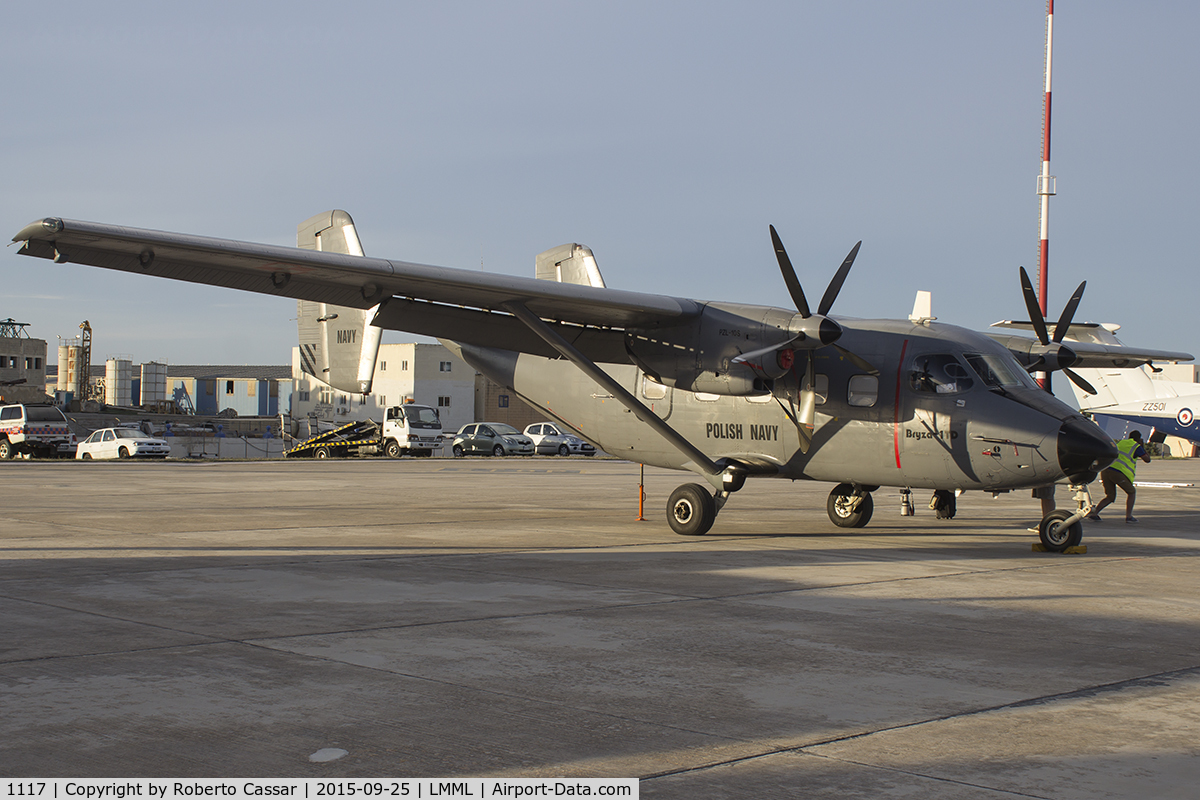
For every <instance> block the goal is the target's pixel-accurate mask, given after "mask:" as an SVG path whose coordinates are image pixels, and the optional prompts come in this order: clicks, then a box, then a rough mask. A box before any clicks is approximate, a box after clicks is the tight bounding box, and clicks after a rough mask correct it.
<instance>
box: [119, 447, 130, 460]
mask: <svg viewBox="0 0 1200 800" xmlns="http://www.w3.org/2000/svg"><path fill="white" fill-rule="evenodd" d="M117 458H129V449H128V448H125V447H122V448H121V449H120V450H118V451H117Z"/></svg>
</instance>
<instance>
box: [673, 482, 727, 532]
mask: <svg viewBox="0 0 1200 800" xmlns="http://www.w3.org/2000/svg"><path fill="white" fill-rule="evenodd" d="M716 519H717V503H716V501H715V500H713V496H712V493H710V492H709V491H708V489H707V488H706V487H704V486H701V485H700V484H698V483H685V484H684V485H683V486H680V487H679V488H678V489H676V490H675V491H673V492H671V497H670V499H668V500H667V522H668V523H669V524H670V526H671V530H673V531H675V532H676V533H678V534H679V535H680V536H703V535H704V534H706V533H708V530H709V528H711V527H712V526H713V522H714V521H715V520H716Z"/></svg>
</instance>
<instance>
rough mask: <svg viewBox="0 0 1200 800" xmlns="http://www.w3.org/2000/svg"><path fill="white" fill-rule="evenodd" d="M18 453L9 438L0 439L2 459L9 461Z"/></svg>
mask: <svg viewBox="0 0 1200 800" xmlns="http://www.w3.org/2000/svg"><path fill="white" fill-rule="evenodd" d="M14 455H16V450H15V449H14V448H13V446H12V442H10V441H9V440H8V439H0V461H8V460H9V459H10V458H12V457H13V456H14Z"/></svg>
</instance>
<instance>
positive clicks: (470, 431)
mask: <svg viewBox="0 0 1200 800" xmlns="http://www.w3.org/2000/svg"><path fill="white" fill-rule="evenodd" d="M473 433H475V426H474V425H468V426H467V427H465V428H463V436H470V435H471V434H473Z"/></svg>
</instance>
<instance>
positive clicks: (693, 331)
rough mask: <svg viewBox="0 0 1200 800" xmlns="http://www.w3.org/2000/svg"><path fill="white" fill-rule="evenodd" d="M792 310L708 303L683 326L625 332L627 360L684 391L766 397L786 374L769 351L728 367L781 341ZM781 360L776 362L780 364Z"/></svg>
mask: <svg viewBox="0 0 1200 800" xmlns="http://www.w3.org/2000/svg"><path fill="white" fill-rule="evenodd" d="M793 316H795V312H791V311H785V310H783V309H778V308H768V309H764V308H762V307H761V306H739V305H732V304H719V305H718V304H711V303H710V304H708V305H706V306H704V308H703V311H702V312H701V314H700V315H699V316H698V317H695V318H693V319H691V320H689V321H688V322H687V323H686V324H683V325H676V326H671V327H663V328H640V329H629V330H627V331H626V334H625V349H626V350H627V351H628V353H629V355H630V358H632V359H633V361H634V362H635V363H636V364H637V365H638V366H640V367H641V368H642V369H643V370H644V371H645V372H646V373H647V374H649V375H650V376H652V377H653V378H654V379H655V380H657V381H659V382H660V383H664V384H666V385H667V386H674V387H675V388H677V389H684V390H687V391H690V392H710V393H712V394H720V395H733V396H745V395H755V394H759V395H761V394H767V393H769V392H770V391H771V389H770V382H771V381H772V380H773V379H776V378H779V377H782V376H783V375H784V374H786V373H787V372H788V369H789V368H790V365H788V366H784V365H783V363H781V358H780V357H778V356H777V355H776V353H775V352H770V353H768V354H766V355H764V357H763V358H760V359H754V361H753V363H752V364H751V363H746V362H743V363H734V359H736V358H737V357H738V356H740V355H743V354H746V353H753V352H757V351H760V350H763V349H764V348H769V347H773V346H775V345H779V344H782V343H785V342H787V341H788V340H790V339H792V338H793V337H794V336H795V333H793V332H791V331H789V329H788V325H789V324H790V322H791V320H792V317H793ZM786 359H787V356H784V357H783V358H782V361H786Z"/></svg>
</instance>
